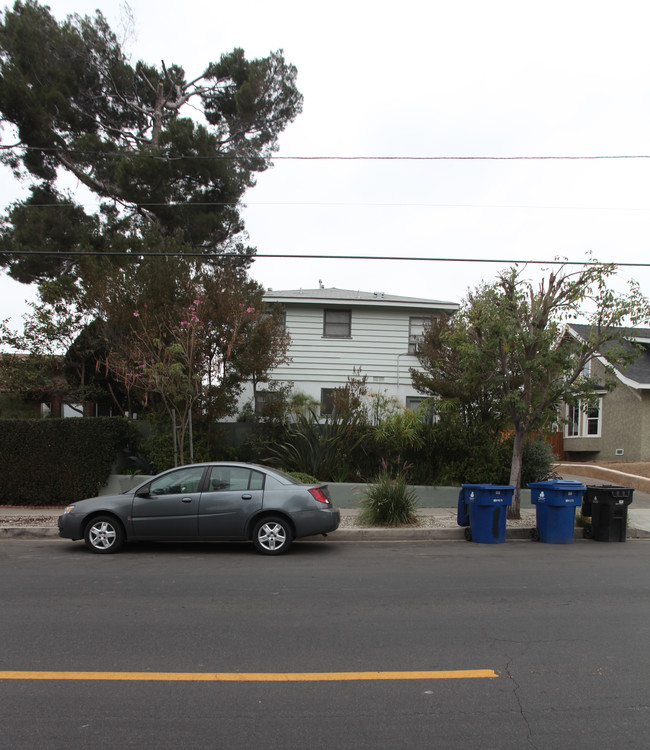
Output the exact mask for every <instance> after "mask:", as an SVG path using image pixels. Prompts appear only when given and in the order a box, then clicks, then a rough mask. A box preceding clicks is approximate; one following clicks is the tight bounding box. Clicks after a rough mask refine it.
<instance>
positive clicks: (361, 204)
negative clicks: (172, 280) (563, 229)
mask: <svg viewBox="0 0 650 750" xmlns="http://www.w3.org/2000/svg"><path fill="white" fill-rule="evenodd" d="M102 205H103V204H102V203H73V202H60V203H21V204H20V207H21V209H22V208H99V207H100V206H102ZM133 205H137V206H139V207H140V208H164V207H166V208H174V207H182V208H194V207H197V208H206V207H209V206H239V207H241V208H248V207H250V206H271V207H277V206H302V207H307V208H310V207H313V208H318V207H330V208H348V207H350V208H489V209H492V208H503V209H526V210H548V211H650V206H646V207H644V206H548V205H546V206H544V205H533V204H516V203H514V204H509V203H395V202H387V203H381V202H372V201H349V202H348V201H322V202H321V201H247V200H244V201H204V202H199V201H192V202H190V203H187V202H184V201H167V202H158V203H133Z"/></svg>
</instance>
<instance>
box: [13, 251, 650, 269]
mask: <svg viewBox="0 0 650 750" xmlns="http://www.w3.org/2000/svg"><path fill="white" fill-rule="evenodd" d="M4 255H5V258H6V257H10V256H14V255H19V256H23V257H24V256H29V255H38V256H63V257H84V256H85V257H88V256H94V257H97V258H101V257H120V258H122V257H123V258H132V259H134V260H137V259H140V258H175V257H185V258H203V259H204V260H227V259H228V258H232V259H234V260H246V259H249V258H250V260H256V259H257V258H291V259H295V260H364V261H365V260H390V261H408V262H424V263H506V264H517V265H544V266H549V265H554V266H599V265H607V264H608V263H610V264H611V265H614V266H620V267H626V268H650V262H648V263H637V262H629V263H628V262H619V261H616V262H608V261H598V260H562V259H557V258H556V259H554V260H526V259H523V258H445V257H420V256H416V255H332V254H331V253H256V254H255V255H252V256H245V255H237V254H235V253H202V252H198V251H197V252H185V253H184V252H180V251H176V252H167V253H159V252H155V253H153V252H143V253H139V252H124V251H117V250H115V251H112V250H109V251H107V252H90V251H87V250H68V251H63V252H59V251H56V250H13V251H11V252H10V253H9V252H8V253H4Z"/></svg>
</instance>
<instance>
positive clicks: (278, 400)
mask: <svg viewBox="0 0 650 750" xmlns="http://www.w3.org/2000/svg"><path fill="white" fill-rule="evenodd" d="M283 398H284V394H283V393H281V392H280V391H268V390H267V391H256V393H255V414H256V415H257V416H258V417H264V416H267V414H268V413H269V412H270V411H272V410H273V407H274V406H275V407H281V406H282V401H283Z"/></svg>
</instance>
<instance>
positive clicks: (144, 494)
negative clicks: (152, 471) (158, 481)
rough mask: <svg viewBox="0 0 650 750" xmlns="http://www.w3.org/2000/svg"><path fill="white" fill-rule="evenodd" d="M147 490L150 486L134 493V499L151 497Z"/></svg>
mask: <svg viewBox="0 0 650 750" xmlns="http://www.w3.org/2000/svg"><path fill="white" fill-rule="evenodd" d="M149 490H150V485H147V486H146V487H142V488H141V489H139V490H138V491H137V492H136V493H135V496H136V497H151V493H150V492H149Z"/></svg>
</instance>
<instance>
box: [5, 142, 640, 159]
mask: <svg viewBox="0 0 650 750" xmlns="http://www.w3.org/2000/svg"><path fill="white" fill-rule="evenodd" d="M0 148H3V149H5V150H15V149H24V150H26V151H41V152H43V153H54V154H55V153H58V152H65V153H66V154H76V155H78V156H100V157H106V156H117V157H125V156H127V157H132V158H138V159H155V160H157V161H182V160H206V159H207V160H216V159H221V160H227V161H248V160H250V159H254V158H257V157H255V156H241V155H237V154H211V155H205V156H199V155H196V154H179V155H175V156H170V155H168V154H147V153H141V152H137V151H93V150H88V149H74V148H72V149H59V148H53V147H42V146H26V145H23V144H20V143H16V144H13V145H10V146H0ZM268 158H269V159H272V160H274V161H593V160H602V159H609V160H611V159H650V154H585V155H576V154H549V155H513V156H496V155H475V156H459V155H451V156H442V155H437V156H397V155H388V156H373V155H367V156H364V155H359V154H357V155H351V156H341V155H332V156H325V155H311V156H310V155H307V156H278V155H274V154H269V155H268Z"/></svg>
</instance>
